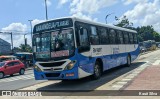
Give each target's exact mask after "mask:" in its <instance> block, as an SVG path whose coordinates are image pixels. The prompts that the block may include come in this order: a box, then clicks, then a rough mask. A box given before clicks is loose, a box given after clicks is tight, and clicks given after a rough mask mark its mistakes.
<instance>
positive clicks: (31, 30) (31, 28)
mask: <svg viewBox="0 0 160 99" xmlns="http://www.w3.org/2000/svg"><path fill="white" fill-rule="evenodd" d="M28 21H29V22H30V26H31V40H32V35H33V33H32V21H33V20H28Z"/></svg>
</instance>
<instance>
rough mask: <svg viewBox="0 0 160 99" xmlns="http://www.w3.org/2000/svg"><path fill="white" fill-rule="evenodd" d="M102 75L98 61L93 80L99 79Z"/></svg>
mask: <svg viewBox="0 0 160 99" xmlns="http://www.w3.org/2000/svg"><path fill="white" fill-rule="evenodd" d="M101 75H102V72H101V67H100V63H99V62H98V61H97V62H96V64H95V66H94V74H93V79H95V80H96V79H99V78H100V77H101Z"/></svg>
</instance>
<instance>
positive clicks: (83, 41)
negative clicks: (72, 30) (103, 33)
mask: <svg viewBox="0 0 160 99" xmlns="http://www.w3.org/2000/svg"><path fill="white" fill-rule="evenodd" d="M81 32H82V33H81ZM88 39H89V38H88V31H87V29H85V28H83V29H82V31H79V40H80V46H88V45H89V41H88Z"/></svg>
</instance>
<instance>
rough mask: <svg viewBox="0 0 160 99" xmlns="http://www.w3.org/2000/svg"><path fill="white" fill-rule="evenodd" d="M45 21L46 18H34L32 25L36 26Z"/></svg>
mask: <svg viewBox="0 0 160 99" xmlns="http://www.w3.org/2000/svg"><path fill="white" fill-rule="evenodd" d="M44 21H45V20H39V19H34V20H33V21H32V26H33V27H34V26H35V25H36V24H38V23H41V22H44Z"/></svg>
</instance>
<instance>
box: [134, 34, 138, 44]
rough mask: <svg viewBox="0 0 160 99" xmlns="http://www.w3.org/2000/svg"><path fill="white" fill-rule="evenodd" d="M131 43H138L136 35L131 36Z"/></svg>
mask: <svg viewBox="0 0 160 99" xmlns="http://www.w3.org/2000/svg"><path fill="white" fill-rule="evenodd" d="M133 37H134V38H133V39H134V40H133V41H134V44H137V43H138V39H137V35H136V34H133Z"/></svg>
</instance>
